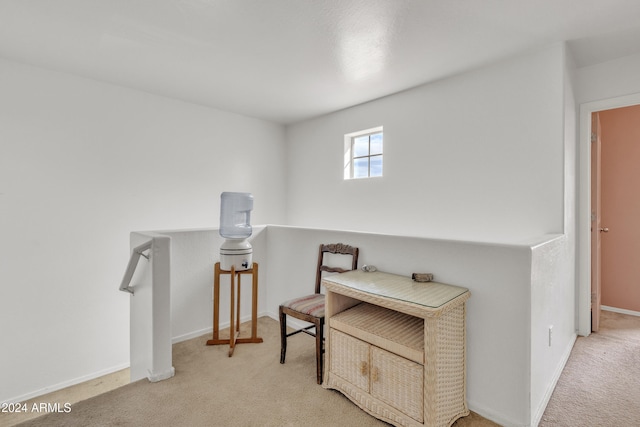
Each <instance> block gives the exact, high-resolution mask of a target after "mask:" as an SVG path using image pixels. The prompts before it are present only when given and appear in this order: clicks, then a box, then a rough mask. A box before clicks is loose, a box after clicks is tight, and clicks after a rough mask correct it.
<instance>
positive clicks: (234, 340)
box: [207, 262, 262, 357]
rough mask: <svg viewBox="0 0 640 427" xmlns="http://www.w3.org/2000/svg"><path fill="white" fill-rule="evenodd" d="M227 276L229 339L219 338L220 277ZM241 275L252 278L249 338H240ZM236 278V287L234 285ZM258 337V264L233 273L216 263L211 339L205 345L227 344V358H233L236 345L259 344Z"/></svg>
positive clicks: (260, 340) (232, 269) (233, 270)
mask: <svg viewBox="0 0 640 427" xmlns="http://www.w3.org/2000/svg"><path fill="white" fill-rule="evenodd" d="M221 274H229V275H230V279H231V286H230V290H231V297H230V298H229V299H230V310H229V311H230V316H229V317H230V323H229V338H222V339H221V338H220V275H221ZM243 274H251V275H252V276H253V286H252V289H251V292H252V295H251V297H252V298H251V301H252V304H251V337H249V338H240V337H239V335H240V278H241V276H242V275H243ZM236 278H237V285H236ZM261 342H262V338H260V337H258V263H256V262H254V263H253V266H252V268H251V269H250V270H242V271H235V268H234V267H233V266H232V267H231V270H221V269H220V263H219V262H216V265H215V268H214V275H213V338H212V339H210V340H208V341H207V345H219V344H229V357H231V356H233V350H234V349H235V346H236V344H245V343H261Z"/></svg>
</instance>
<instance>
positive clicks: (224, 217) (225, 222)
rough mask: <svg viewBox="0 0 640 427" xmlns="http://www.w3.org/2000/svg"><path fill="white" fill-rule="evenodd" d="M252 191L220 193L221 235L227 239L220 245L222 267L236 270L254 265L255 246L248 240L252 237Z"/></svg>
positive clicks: (246, 268)
mask: <svg viewBox="0 0 640 427" xmlns="http://www.w3.org/2000/svg"><path fill="white" fill-rule="evenodd" d="M252 210H253V196H252V195H251V193H233V192H224V193H222V194H221V195H220V235H221V236H222V237H224V238H225V239H226V240H225V241H224V243H223V244H222V246H220V268H221V269H222V270H231V267H232V266H233V267H234V269H235V270H236V271H242V270H249V269H251V268H252V266H253V262H252V254H253V248H252V247H251V244H250V243H249V242H248V241H247V239H248V238H249V237H251V233H252V231H253V230H252V228H251V211H252Z"/></svg>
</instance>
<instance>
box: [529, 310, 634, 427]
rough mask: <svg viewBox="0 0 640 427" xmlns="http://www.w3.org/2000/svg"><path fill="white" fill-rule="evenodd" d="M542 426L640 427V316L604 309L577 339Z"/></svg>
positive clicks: (543, 418) (541, 423)
mask: <svg viewBox="0 0 640 427" xmlns="http://www.w3.org/2000/svg"><path fill="white" fill-rule="evenodd" d="M539 426H540V427H551V426H562V427H586V426H587V427H588V426H602V427H609V426H624V427H627V426H628V427H631V426H640V317H634V316H629V315H624V314H619V313H613V312H608V311H603V312H602V317H601V328H600V331H599V332H598V333H594V334H591V335H590V336H588V337H578V339H577V340H576V343H575V345H574V347H573V350H572V351H571V356H570V357H569V360H568V362H567V365H566V366H565V369H564V371H563V372H562V375H561V376H560V379H559V380H558V384H557V385H556V388H555V390H554V392H553V395H552V396H551V400H550V401H549V404H548V405H547V409H546V410H545V413H544V415H543V417H542V420H541V422H540V424H539Z"/></svg>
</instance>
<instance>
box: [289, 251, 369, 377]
mask: <svg viewBox="0 0 640 427" xmlns="http://www.w3.org/2000/svg"><path fill="white" fill-rule="evenodd" d="M326 253H331V254H340V255H351V257H352V259H351V269H345V268H340V267H330V266H328V265H326V264H325V258H324V256H325V254H326ZM357 268H358V248H356V247H352V246H349V245H345V244H342V243H333V244H327V245H324V244H323V245H320V250H319V253H318V268H317V271H316V288H315V293H313V294H311V295H306V296H303V297H299V298H295V299H292V300H289V301H286V302H284V303H282V304H281V305H280V338H281V342H282V344H281V349H280V363H284V358H285V355H286V353H287V337H290V336H291V335H295V334H297V333H299V332H304V333H306V334H308V335H311V336H313V337H315V338H316V371H317V376H318V384H322V353H323V352H324V348H323V345H322V342H323V339H324V336H323V334H324V294H321V293H320V282H321V281H322V272H330V273H344V272H345V271H350V270H355V269H357ZM287 315H289V316H293V317H295V318H296V319H300V320H304V321H305V322H309V323H313V325H311V326H307V327H306V328H302V329H298V330H296V331H293V332H291V333H287ZM311 328H315V333H314V332H312V331H310V330H309V329H311Z"/></svg>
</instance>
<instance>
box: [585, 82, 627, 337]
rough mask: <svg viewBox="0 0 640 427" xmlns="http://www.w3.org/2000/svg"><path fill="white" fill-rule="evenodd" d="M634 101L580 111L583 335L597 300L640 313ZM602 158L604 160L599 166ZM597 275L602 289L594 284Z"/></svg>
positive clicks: (594, 321) (593, 321)
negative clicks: (600, 277)
mask: <svg viewBox="0 0 640 427" xmlns="http://www.w3.org/2000/svg"><path fill="white" fill-rule="evenodd" d="M638 104H640V94H636V95H630V96H625V97H620V98H615V99H610V100H605V101H598V102H593V103H588V104H584V105H582V106H581V110H580V148H579V155H580V162H579V163H580V184H579V187H580V205H579V209H578V211H579V218H578V227H579V231H578V239H579V240H578V241H579V248H578V253H579V257H578V277H579V281H578V303H577V313H578V333H579V334H580V335H584V336H586V335H589V333H590V332H591V331H592V330H594V331H596V330H597V329H598V314H599V304H600V301H602V304H603V305H604V306H605V308H606V309H612V310H614V311H620V312H623V313H625V312H629V313H631V314H637V313H638V312H640V224H636V222H637V221H635V219H636V218H638V216H640V196H635V194H637V192H638V191H637V189H638V188H640V171H639V169H640V168H638V167H637V164H638V161H637V159H640V142H637V141H638V140H640V129H637V130H636V131H633V132H632V133H634V134H635V136H634V135H631V134H630V132H631V130H630V129H632V128H634V129H635V128H638V126H632V127H630V126H631V125H630V124H629V123H631V124H634V123H638V119H635V118H634V117H638V118H640V106H638ZM625 126H626V129H625ZM616 127H619V128H618V129H616ZM599 137H602V140H601V139H600V138H599ZM606 139H609V145H608V146H607V145H606V144H607V141H606ZM612 141H613V142H612ZM601 142H602V143H601ZM598 146H599V147H604V148H601V149H598ZM602 149H604V153H603V155H602V156H600V158H599V159H598V158H596V157H597V156H598V155H599V154H598V153H602V151H601V150H602ZM603 158H604V159H606V160H605V164H604V165H602V166H598V165H601V163H600V162H599V161H598V160H602V159H603ZM633 158H635V159H636V160H635V161H634V160H633ZM598 172H600V173H598ZM634 173H635V174H636V175H634ZM599 183H602V184H601V185H602V186H603V187H604V189H601V188H599V186H598V184H599ZM634 184H635V185H634ZM603 195H604V196H603ZM601 196H602V197H601ZM599 207H602V211H600V210H599V209H598V208H599ZM634 212H635V213H634ZM598 248H601V251H598ZM601 262H602V263H601ZM600 275H603V276H602V280H601V281H600V283H602V287H599V286H597V283H598V280H597V279H598V277H599V276H600ZM601 290H602V291H601ZM592 307H593V311H592ZM592 313H593V314H594V316H593V317H592Z"/></svg>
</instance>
